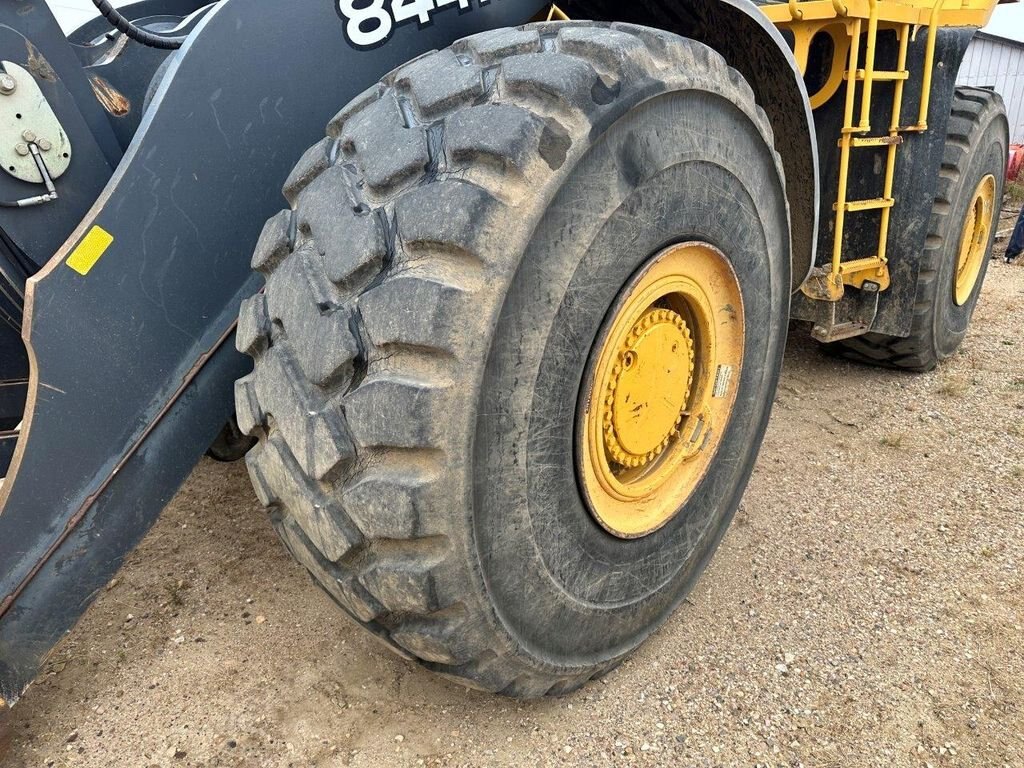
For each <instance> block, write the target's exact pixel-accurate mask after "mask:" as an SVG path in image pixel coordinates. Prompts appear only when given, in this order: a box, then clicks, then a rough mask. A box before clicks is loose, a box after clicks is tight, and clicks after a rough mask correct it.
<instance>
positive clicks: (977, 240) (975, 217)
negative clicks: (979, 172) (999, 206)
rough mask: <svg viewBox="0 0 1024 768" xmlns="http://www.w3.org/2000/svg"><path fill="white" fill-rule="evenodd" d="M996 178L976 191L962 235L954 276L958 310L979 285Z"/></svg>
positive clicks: (992, 178) (991, 178) (992, 215)
mask: <svg viewBox="0 0 1024 768" xmlns="http://www.w3.org/2000/svg"><path fill="white" fill-rule="evenodd" d="M995 197H996V178H995V176H993V175H992V174H989V175H987V176H985V178H983V179H982V180H981V182H980V183H979V184H978V188H977V189H976V190H975V191H974V197H973V198H971V205H970V207H969V208H968V209H967V216H966V218H965V219H964V227H963V233H962V234H961V235H960V252H959V255H958V258H957V264H956V272H955V273H954V275H953V301H954V302H955V303H956V305H957V306H958V307H962V306H964V305H965V304H966V303H967V302H968V301H970V298H971V295H972V294H973V293H974V288H975V286H976V285H977V284H978V277H979V276H980V275H981V268H982V266H984V263H985V253H986V251H987V250H988V241H989V239H990V237H989V236H990V235H991V233H992V221H993V219H994V214H995Z"/></svg>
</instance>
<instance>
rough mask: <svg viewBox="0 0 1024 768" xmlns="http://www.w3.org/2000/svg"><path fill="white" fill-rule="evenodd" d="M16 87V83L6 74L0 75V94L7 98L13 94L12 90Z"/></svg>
mask: <svg viewBox="0 0 1024 768" xmlns="http://www.w3.org/2000/svg"><path fill="white" fill-rule="evenodd" d="M17 87H18V81H17V80H15V79H14V78H13V77H11V76H10V75H8V74H7V73H3V74H0V93H2V94H3V95H4V96H9V95H10V94H12V93H14V89H15V88H17Z"/></svg>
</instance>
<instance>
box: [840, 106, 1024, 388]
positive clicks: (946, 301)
mask: <svg viewBox="0 0 1024 768" xmlns="http://www.w3.org/2000/svg"><path fill="white" fill-rule="evenodd" d="M1008 136H1009V128H1008V123H1007V119H1006V108H1005V107H1004V106H1003V101H1002V98H1001V97H1000V96H999V95H998V94H996V93H993V92H992V91H987V90H984V89H982V88H970V87H960V88H957V89H956V93H955V94H954V97H953V107H952V113H951V115H950V120H949V126H948V128H947V135H946V149H945V154H944V156H943V160H942V168H941V170H940V171H939V179H938V184H937V187H936V193H935V205H934V207H933V209H932V216H931V221H930V224H929V228H928V235H927V237H926V239H925V248H924V253H923V256H922V263H921V273H920V275H919V277H918V283H917V297H916V300H915V303H914V321H913V326H912V330H911V333H910V336H908V337H906V338H899V337H894V336H886V335H883V334H878V333H872V334H867V335H866V336H862V337H860V338H856V339H851V340H849V341H845V342H841V343H840V344H839V345H838V347H839V349H840V350H841V352H842V354H843V355H844V356H846V357H848V358H851V359H854V360H858V361H861V362H865V363H869V364H873V365H882V366H886V367H891V368H900V369H903V370H908V371H918V372H924V371H930V370H933V369H934V368H935V367H936V366H937V365H938V364H939V363H941V362H942V361H943V360H945V359H946V358H948V357H949V356H950V355H952V354H953V353H955V352H956V351H957V350H958V349H959V348H960V345H961V344H963V341H964V338H965V337H966V335H967V327H968V326H969V325H970V322H971V318H972V317H973V316H974V310H975V307H976V306H977V304H978V296H979V295H980V294H981V288H982V285H983V284H984V282H985V276H986V275H987V273H988V263H989V257H990V255H991V253H992V246H993V243H994V242H995V236H996V229H997V228H998V227H996V226H994V225H993V227H992V232H991V236H990V238H989V243H988V248H987V250H986V253H985V256H984V260H983V262H982V266H981V273H980V275H979V276H978V280H977V283H976V284H975V286H974V290H973V292H972V293H971V296H970V298H969V299H968V300H967V301H966V302H965V303H964V304H963V305H962V306H958V305H957V304H956V302H955V301H954V299H953V282H954V278H955V271H956V265H957V256H958V253H959V248H960V236H961V231H962V227H963V224H964V219H965V217H966V216H967V211H968V207H969V206H970V203H971V198H972V195H973V194H974V191H975V189H976V188H977V186H978V183H979V182H980V181H981V180H982V179H983V178H984V177H985V176H986V175H987V174H993V175H994V176H995V179H996V193H995V200H996V206H997V211H996V222H998V206H999V205H1000V203H1001V201H1002V199H1003V184H1004V179H1005V176H1006V174H1005V168H1006V156H1007V151H1008V147H1009V139H1008Z"/></svg>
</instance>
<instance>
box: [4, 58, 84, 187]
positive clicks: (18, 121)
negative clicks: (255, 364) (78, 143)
mask: <svg viewBox="0 0 1024 768" xmlns="http://www.w3.org/2000/svg"><path fill="white" fill-rule="evenodd" d="M2 64H3V68H4V72H3V73H2V74H0V166H2V167H3V169H4V171H5V172H6V173H8V174H9V175H11V176H13V177H14V178H16V179H20V180H21V181H27V182H29V183H30V184H46V183H47V177H49V179H50V180H53V179H59V178H60V177H61V176H62V175H63V174H64V172H65V171H66V170H67V169H68V166H69V165H70V164H71V141H70V140H69V139H68V137H67V134H66V133H64V128H63V127H62V126H61V124H60V121H59V120H58V119H57V116H56V115H55V114H54V113H53V109H52V108H51V107H50V104H49V103H48V102H47V101H46V97H45V96H44V95H43V92H42V91H41V90H40V89H39V86H38V85H37V84H36V81H35V79H34V78H33V77H32V75H31V74H30V73H29V72H28V71H27V70H25V69H23V68H22V67H19V66H18V65H17V64H13V63H11V62H9V61H4V62H2ZM33 146H34V147H35V148H36V150H37V151H33V149H32V148H33ZM40 160H41V161H42V163H40ZM44 169H45V170H44Z"/></svg>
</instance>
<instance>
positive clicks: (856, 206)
mask: <svg viewBox="0 0 1024 768" xmlns="http://www.w3.org/2000/svg"><path fill="white" fill-rule="evenodd" d="M895 203H896V200H895V199H894V198H891V197H876V198H875V199H873V200H850V201H848V202H847V203H846V204H845V205H844V206H843V210H844V211H849V212H853V211H877V210H881V209H882V208H892V207H893V205H895ZM832 208H833V209H834V210H838V208H839V204H838V203H836V204H835V205H833V206H832Z"/></svg>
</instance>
